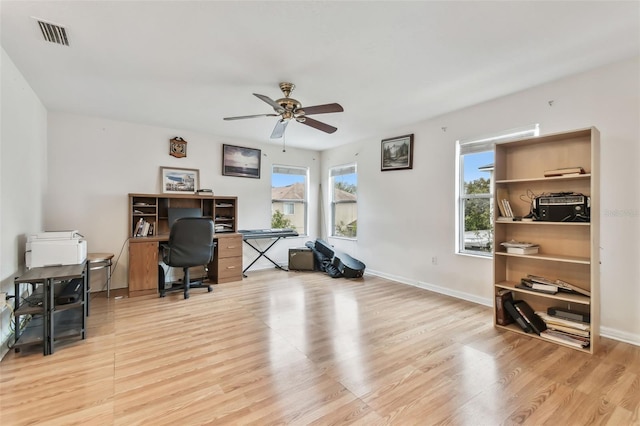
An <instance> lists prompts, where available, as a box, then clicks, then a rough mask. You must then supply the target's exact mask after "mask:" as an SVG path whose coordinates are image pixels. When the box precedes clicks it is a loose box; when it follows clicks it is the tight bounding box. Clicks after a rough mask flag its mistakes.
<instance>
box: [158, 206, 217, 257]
mask: <svg viewBox="0 0 640 426" xmlns="http://www.w3.org/2000/svg"><path fill="white" fill-rule="evenodd" d="M213 236H214V228H213V221H212V220H211V219H209V218H206V217H184V218H182V219H178V220H177V221H176V222H175V223H174V224H173V226H172V227H171V231H170V233H169V244H168V250H165V253H164V258H163V260H164V262H165V263H166V264H167V265H169V266H176V267H190V266H199V265H206V264H207V263H209V261H210V260H211V259H212V257H213Z"/></svg>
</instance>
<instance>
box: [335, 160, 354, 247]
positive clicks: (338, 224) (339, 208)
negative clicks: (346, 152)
mask: <svg viewBox="0 0 640 426" xmlns="http://www.w3.org/2000/svg"><path fill="white" fill-rule="evenodd" d="M329 188H330V191H331V194H330V197H331V235H332V236H334V237H346V238H356V236H357V234H358V174H357V172H356V165H355V164H347V165H344V166H337V167H332V168H331V169H330V170H329Z"/></svg>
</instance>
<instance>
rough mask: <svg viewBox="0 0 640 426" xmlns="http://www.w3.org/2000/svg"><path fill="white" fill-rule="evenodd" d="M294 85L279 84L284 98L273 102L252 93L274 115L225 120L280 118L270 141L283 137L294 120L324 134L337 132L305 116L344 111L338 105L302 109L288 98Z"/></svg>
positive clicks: (227, 118) (255, 115) (295, 101)
mask: <svg viewBox="0 0 640 426" xmlns="http://www.w3.org/2000/svg"><path fill="white" fill-rule="evenodd" d="M295 87H296V86H295V84H293V83H286V82H283V83H280V90H281V91H282V93H283V95H284V97H283V98H280V99H277V100H275V101H274V100H273V99H271V98H270V97H268V96H265V95H261V94H259V93H254V94H253V95H254V96H255V97H257V98H258V99H260V100H262V101H263V102H265V103H267V104H269V105H270V106H271V107H272V108H273V110H274V111H275V112H276V114H254V115H242V116H238V117H225V118H224V119H225V120H242V119H245V118H256V117H278V116H279V117H280V119H279V120H278V122H277V123H276V126H275V127H274V129H273V132H271V139H279V138H281V137H283V135H284V131H285V129H286V127H287V124H288V123H289V121H291V120H295V121H297V122H298V123H302V124H305V125H307V126H309V127H313V128H314V129H317V130H320V131H323V132H325V133H334V132H335V131H336V130H338V129H337V128H336V127H333V126H330V125H329V124H326V123H322V122H320V121H318V120H314V119H312V118H309V117H307V115H313V114H328V113H332V112H343V111H344V109H343V108H342V106H340V104H337V103H332V104H324V105H315V106H310V107H305V108H302V104H301V103H300V102H299V101H298V100H297V99H293V98H290V97H289V95H291V92H292V91H293V89H295Z"/></svg>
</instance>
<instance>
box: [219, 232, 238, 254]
mask: <svg viewBox="0 0 640 426" xmlns="http://www.w3.org/2000/svg"><path fill="white" fill-rule="evenodd" d="M216 250H217V251H218V258H220V259H222V258H226V257H238V256H242V236H238V237H230V238H218V245H217V246H216Z"/></svg>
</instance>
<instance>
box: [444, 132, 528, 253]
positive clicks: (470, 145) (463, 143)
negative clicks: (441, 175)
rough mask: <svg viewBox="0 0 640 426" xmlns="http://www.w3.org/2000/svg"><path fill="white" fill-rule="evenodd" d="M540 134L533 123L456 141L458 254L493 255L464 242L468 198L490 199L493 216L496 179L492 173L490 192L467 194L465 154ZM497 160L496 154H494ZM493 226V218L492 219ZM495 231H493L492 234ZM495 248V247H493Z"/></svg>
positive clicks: (456, 232)
mask: <svg viewBox="0 0 640 426" xmlns="http://www.w3.org/2000/svg"><path fill="white" fill-rule="evenodd" d="M539 134H540V126H539V124H537V123H536V124H533V125H529V126H524V127H519V128H516V129H509V130H504V131H502V132H498V133H495V134H492V135H487V136H482V137H477V138H470V139H460V140H457V141H456V208H455V212H456V218H457V220H456V230H455V234H456V242H455V250H456V253H457V254H465V255H473V256H482V257H489V258H491V257H493V251H491V252H486V251H480V250H472V249H466V248H465V244H464V238H465V236H464V230H465V227H464V222H465V209H464V206H465V203H466V202H467V200H472V199H489V208H490V209H491V215H490V217H491V218H493V191H494V186H495V185H494V181H493V174H491V175H490V176H491V182H490V186H489V193H488V194H465V193H464V156H465V155H467V154H474V153H480V152H487V151H495V145H496V144H499V143H504V142H510V141H513V140H517V139H524V138H528V137H532V136H538V135H539ZM494 161H495V155H494ZM491 222H492V223H491V226H492V227H493V220H491ZM492 235H493V232H491V236H492ZM493 250H495V247H493Z"/></svg>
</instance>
